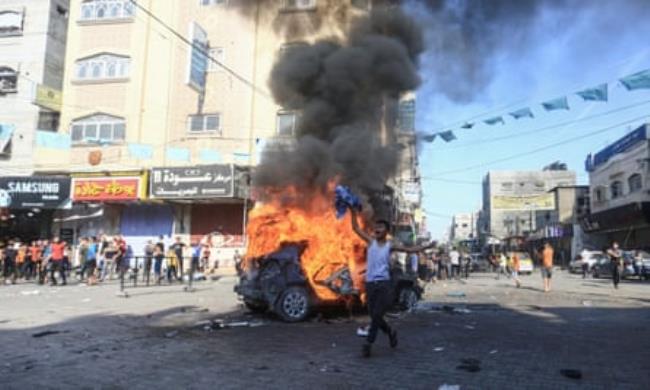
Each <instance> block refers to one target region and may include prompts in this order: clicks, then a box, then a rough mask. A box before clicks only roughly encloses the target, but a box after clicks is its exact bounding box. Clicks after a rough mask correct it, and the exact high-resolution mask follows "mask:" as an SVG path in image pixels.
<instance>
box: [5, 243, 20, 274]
mask: <svg viewBox="0 0 650 390" xmlns="http://www.w3.org/2000/svg"><path fill="white" fill-rule="evenodd" d="M17 255H18V252H17V251H16V248H15V244H14V241H13V240H9V242H8V243H7V246H6V247H5V250H4V256H3V262H2V273H3V275H4V278H5V283H7V282H8V281H10V282H11V284H16V277H17V276H18V274H17V270H16V256H17Z"/></svg>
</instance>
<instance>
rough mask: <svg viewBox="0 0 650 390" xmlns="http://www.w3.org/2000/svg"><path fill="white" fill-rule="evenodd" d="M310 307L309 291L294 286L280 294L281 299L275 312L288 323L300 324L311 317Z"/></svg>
mask: <svg viewBox="0 0 650 390" xmlns="http://www.w3.org/2000/svg"><path fill="white" fill-rule="evenodd" d="M310 306H311V305H310V297H309V292H307V289H305V288H304V287H299V286H292V287H289V288H287V289H286V290H284V291H283V292H282V294H280V298H279V299H278V301H277V303H276V304H275V312H276V313H277V314H278V315H279V316H280V318H282V320H284V321H286V322H300V321H304V320H305V318H307V316H308V315H309V311H310V309H311V307H310Z"/></svg>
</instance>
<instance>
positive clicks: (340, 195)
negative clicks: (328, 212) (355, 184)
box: [334, 185, 361, 219]
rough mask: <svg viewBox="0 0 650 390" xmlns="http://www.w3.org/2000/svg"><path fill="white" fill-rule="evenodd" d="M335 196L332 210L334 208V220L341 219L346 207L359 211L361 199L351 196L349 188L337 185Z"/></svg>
mask: <svg viewBox="0 0 650 390" xmlns="http://www.w3.org/2000/svg"><path fill="white" fill-rule="evenodd" d="M335 194H336V196H335V199H334V208H336V218H338V219H341V218H343V216H344V215H345V212H346V211H347V209H348V207H349V208H352V209H356V210H361V199H359V197H358V196H356V195H355V194H353V193H352V190H350V188H349V187H346V186H342V185H338V186H336V190H335Z"/></svg>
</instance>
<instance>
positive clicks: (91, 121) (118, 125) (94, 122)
mask: <svg viewBox="0 0 650 390" xmlns="http://www.w3.org/2000/svg"><path fill="white" fill-rule="evenodd" d="M70 133H71V138H72V143H74V144H88V143H102V144H112V143H121V142H124V139H125V138H126V122H125V121H124V118H120V117H117V116H112V115H106V114H95V115H91V116H87V117H84V118H79V119H77V120H75V121H73V122H72V126H71V128H70Z"/></svg>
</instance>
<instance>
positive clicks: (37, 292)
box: [20, 290, 41, 295]
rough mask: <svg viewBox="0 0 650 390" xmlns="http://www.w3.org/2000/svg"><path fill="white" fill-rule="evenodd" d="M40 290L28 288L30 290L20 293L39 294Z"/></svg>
mask: <svg viewBox="0 0 650 390" xmlns="http://www.w3.org/2000/svg"><path fill="white" fill-rule="evenodd" d="M40 293H41V292H40V291H39V290H30V291H21V292H20V294H22V295H39V294H40Z"/></svg>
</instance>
